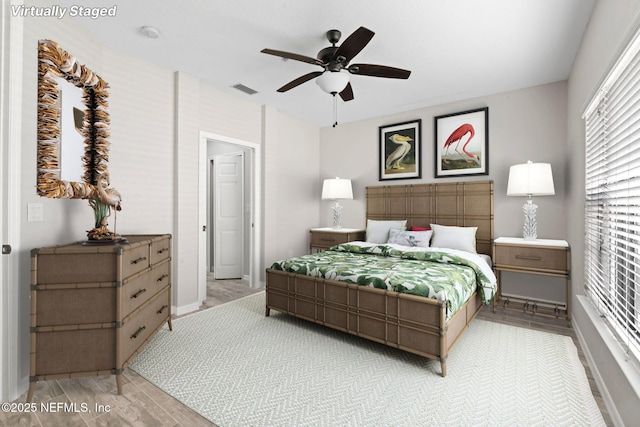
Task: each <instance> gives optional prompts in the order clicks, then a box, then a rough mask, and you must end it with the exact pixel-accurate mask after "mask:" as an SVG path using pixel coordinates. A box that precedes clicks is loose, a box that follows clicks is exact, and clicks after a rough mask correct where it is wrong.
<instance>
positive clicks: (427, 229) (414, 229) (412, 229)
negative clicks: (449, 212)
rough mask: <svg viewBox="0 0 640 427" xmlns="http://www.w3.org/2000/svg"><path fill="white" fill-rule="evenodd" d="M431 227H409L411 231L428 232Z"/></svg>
mask: <svg viewBox="0 0 640 427" xmlns="http://www.w3.org/2000/svg"><path fill="white" fill-rule="evenodd" d="M429 230H431V227H416V226H415V225H412V226H411V231H429Z"/></svg>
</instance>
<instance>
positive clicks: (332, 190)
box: [322, 177, 353, 229]
mask: <svg viewBox="0 0 640 427" xmlns="http://www.w3.org/2000/svg"><path fill="white" fill-rule="evenodd" d="M340 199H353V192H352V190H351V180H350V179H340V178H337V177H336V178H335V179H325V180H324V184H323V185H322V200H335V201H336V204H335V205H334V206H333V228H334V229H340V228H342V206H341V205H340V203H338V200H340Z"/></svg>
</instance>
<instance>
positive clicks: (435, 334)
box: [266, 181, 493, 377]
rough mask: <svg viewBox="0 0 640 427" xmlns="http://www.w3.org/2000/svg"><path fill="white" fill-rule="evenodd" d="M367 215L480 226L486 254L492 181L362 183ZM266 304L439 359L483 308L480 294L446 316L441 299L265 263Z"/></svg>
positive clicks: (419, 222)
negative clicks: (282, 269) (306, 273)
mask: <svg viewBox="0 0 640 427" xmlns="http://www.w3.org/2000/svg"><path fill="white" fill-rule="evenodd" d="M366 195H367V218H368V219H376V220H404V219H406V220H407V228H409V227H411V226H428V225H429V224H431V223H437V224H441V225H455V226H460V227H478V231H477V234H476V248H477V251H478V253H483V254H487V255H490V254H491V244H492V241H493V181H481V182H478V181H476V182H449V183H438V184H417V185H397V186H396V185H394V186H376V187H367V192H366ZM266 283H267V286H266V316H269V314H270V311H271V309H274V310H277V311H280V312H283V313H287V314H290V315H292V316H295V317H299V318H302V319H306V320H309V321H311V322H314V323H318V324H321V325H324V326H328V327H330V328H334V329H338V330H341V331H344V332H348V333H350V334H353V335H357V336H359V337H363V338H366V339H369V340H372V341H376V342H379V343H383V344H386V345H388V346H391V347H396V348H399V349H401V350H405V351H408V352H411V353H414V354H418V355H420V356H424V357H428V358H431V359H436V360H439V361H440V367H441V374H442V376H443V377H444V376H446V374H447V369H446V360H447V355H448V354H449V351H451V349H452V348H453V346H454V345H455V343H456V342H457V341H458V339H459V338H460V336H461V335H462V333H463V332H464V331H465V330H466V329H467V328H468V327H469V324H470V323H471V322H472V321H473V319H475V317H476V315H477V314H478V311H479V310H480V308H481V307H482V301H481V299H480V296H479V295H478V293H477V292H476V293H474V294H473V295H472V296H471V298H470V299H469V301H467V303H466V304H465V305H464V306H463V307H462V308H461V309H460V310H459V311H458V312H457V313H455V314H454V316H453V317H452V318H451V319H449V321H446V311H445V303H444V302H443V301H438V300H434V299H429V298H424V297H419V296H415V295H408V294H401V293H397V292H393V291H386V290H381V289H376V288H370V287H366V286H358V285H351V284H346V283H341V282H337V281H334V280H327V279H322V278H317V277H311V276H306V275H298V274H294V273H288V272H284V271H279V270H272V269H267V275H266Z"/></svg>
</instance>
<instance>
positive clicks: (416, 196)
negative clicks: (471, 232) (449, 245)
mask: <svg viewBox="0 0 640 427" xmlns="http://www.w3.org/2000/svg"><path fill="white" fill-rule="evenodd" d="M367 219H377V220H404V219H406V220H407V229H409V227H411V226H417V227H428V226H429V224H440V225H455V226H458V227H478V231H477V233H476V250H477V251H478V253H481V254H487V255H491V243H492V242H493V181H471V182H446V183H438V184H415V185H385V186H374V187H367Z"/></svg>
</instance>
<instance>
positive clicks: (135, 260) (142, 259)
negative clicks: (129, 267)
mask: <svg viewBox="0 0 640 427" xmlns="http://www.w3.org/2000/svg"><path fill="white" fill-rule="evenodd" d="M146 260H147V257H146V256H141V257H140V258H138V259H134V260H133V261H131V264H137V263H139V262H142V261H146Z"/></svg>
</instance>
